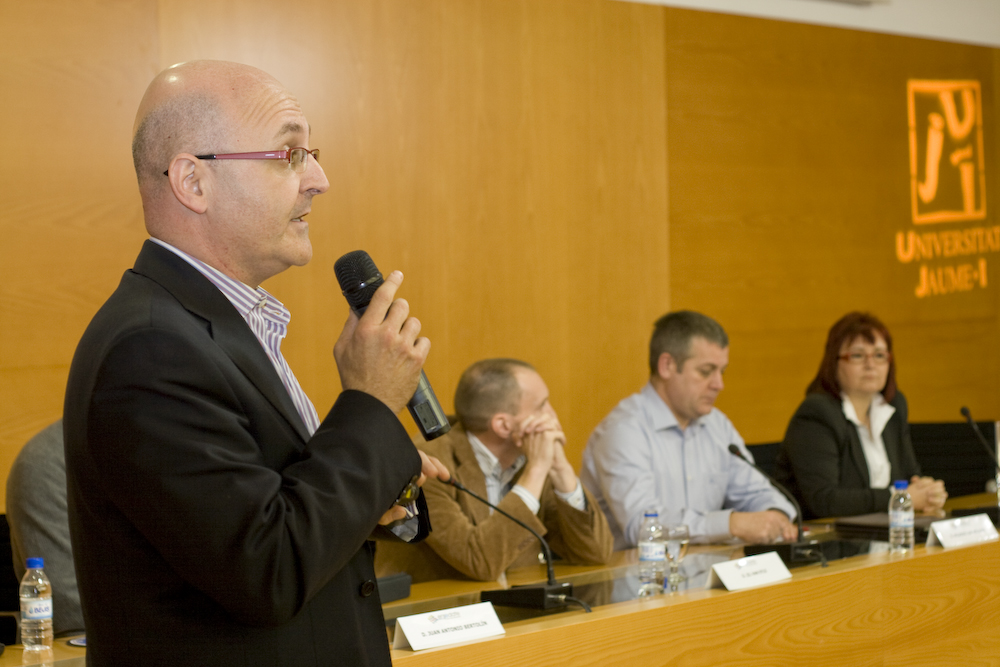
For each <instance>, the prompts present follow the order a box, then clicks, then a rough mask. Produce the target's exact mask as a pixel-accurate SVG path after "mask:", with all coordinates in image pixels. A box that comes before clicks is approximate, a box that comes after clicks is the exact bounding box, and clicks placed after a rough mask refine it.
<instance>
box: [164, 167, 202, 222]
mask: <svg viewBox="0 0 1000 667" xmlns="http://www.w3.org/2000/svg"><path fill="white" fill-rule="evenodd" d="M167 178H168V179H169V180H170V190H171V192H173V193H174V197H175V198H176V199H177V201H179V202H180V203H181V204H183V205H184V206H185V207H187V208H189V209H191V211H193V212H194V213H198V214H201V213H204V212H205V211H207V210H208V197H207V193H206V189H207V188H206V186H207V185H208V183H207V181H206V180H205V179H207V178H210V172H209V170H208V169H207V168H206V167H205V165H204V164H202V162H201V160H199V159H198V158H196V157H195V156H194V155H191V154H190V153H179V154H177V155H175V156H174V159H173V160H171V161H170V168H169V169H168V170H167Z"/></svg>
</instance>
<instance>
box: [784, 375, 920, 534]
mask: <svg viewBox="0 0 1000 667" xmlns="http://www.w3.org/2000/svg"><path fill="white" fill-rule="evenodd" d="M890 404H891V405H892V406H893V407H895V408H896V412H895V414H893V415H892V418H891V419H890V420H889V423H888V424H886V427H885V430H884V431H883V432H882V441H883V442H884V443H885V451H886V454H887V455H888V457H889V464H890V466H891V468H892V471H891V475H892V479H905V480H907V481H909V479H910V477H912V476H913V475H919V474H920V466H919V464H918V463H917V457H916V455H915V454H914V453H913V443H912V442H911V440H910V426H909V424H908V423H907V409H906V398H905V397H904V396H903V394H902V393H900V392H896V396H895V397H894V398H893V399H892V401H891V402H890ZM776 465H777V472H776V475H775V476H776V477H777V479H778V481H780V482H781V483H782V484H784V485H785V486H787V487H788V488H789V490H791V492H792V493H794V494H795V496H796V497H797V498H798V499H799V502H800V503H802V513H803V515H804V518H806V519H810V518H816V517H832V516H853V515H856V514H869V513H871V512H885V511H886V510H887V508H888V506H889V497H890V496H891V495H892V491H891V490H889V489H873V488H870V486H869V485H870V484H871V477H869V475H868V462H867V461H866V460H865V454H864V451H863V450H862V449H861V438H860V437H859V436H858V429H857V427H856V426H855V425H854V424H852V423H851V422H849V421H848V420H847V417H845V416H844V410H843V406H842V405H841V402H840V401H838V400H836V399H835V398H833V397H832V396H830V395H829V394H826V393H815V394H810V395H809V396H807V397H806V400H804V401H803V402H802V404H801V405H800V406H799V409H798V410H796V411H795V415H794V416H793V417H792V421H791V422H790V423H789V424H788V430H787V431H786V432H785V440H784V441H783V442H782V443H781V449H780V451H779V452H778V457H777V460H776Z"/></svg>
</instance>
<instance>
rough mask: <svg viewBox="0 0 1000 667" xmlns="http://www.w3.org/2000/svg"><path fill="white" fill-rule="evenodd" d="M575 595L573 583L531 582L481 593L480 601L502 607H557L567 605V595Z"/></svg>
mask: <svg viewBox="0 0 1000 667" xmlns="http://www.w3.org/2000/svg"><path fill="white" fill-rule="evenodd" d="M571 595H573V584H571V583H569V582H565V583H555V584H529V585H525V586H513V587H511V588H506V589H499V590H495V591H483V592H482V593H480V597H479V599H480V601H482V602H492V603H493V604H495V605H499V606H501V607H525V608H527V609H556V608H559V607H565V606H566V596H571Z"/></svg>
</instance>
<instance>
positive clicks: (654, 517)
mask: <svg viewBox="0 0 1000 667" xmlns="http://www.w3.org/2000/svg"><path fill="white" fill-rule="evenodd" d="M666 561H667V541H666V537H665V536H664V534H663V524H662V523H660V515H659V512H657V511H656V510H655V509H648V510H646V513H645V515H644V517H643V521H642V527H641V528H639V597H645V596H647V595H656V594H657V593H660V592H662V591H663V571H664V569H665V565H666Z"/></svg>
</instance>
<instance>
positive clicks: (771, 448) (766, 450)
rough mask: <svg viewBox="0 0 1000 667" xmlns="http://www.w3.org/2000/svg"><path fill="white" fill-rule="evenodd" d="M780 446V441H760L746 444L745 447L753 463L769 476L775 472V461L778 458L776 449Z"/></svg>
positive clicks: (772, 475)
mask: <svg viewBox="0 0 1000 667" xmlns="http://www.w3.org/2000/svg"><path fill="white" fill-rule="evenodd" d="M780 448H781V443H780V442H762V443H760V444H756V445H751V444H748V445H747V449H749V450H750V453H751V454H752V455H753V460H754V463H756V464H757V465H758V466H760V467H761V468H762V469H763V470H764V471H765V472H766V473H767V474H768V475H770V476H771V477H774V475H775V473H776V472H777V466H776V465H775V462H776V461H777V459H778V450H779V449H780Z"/></svg>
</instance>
